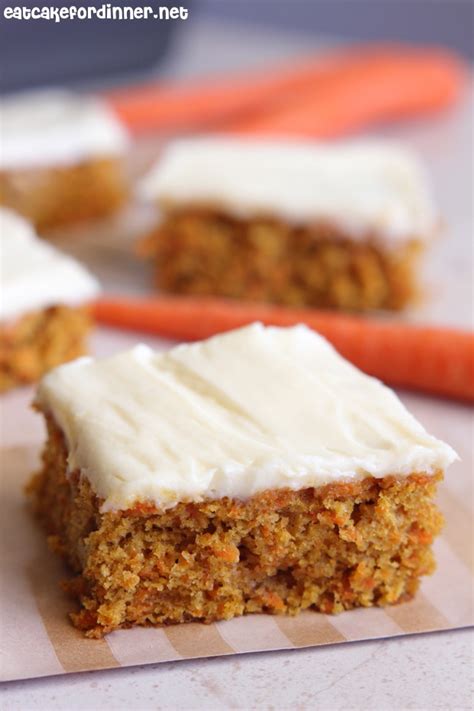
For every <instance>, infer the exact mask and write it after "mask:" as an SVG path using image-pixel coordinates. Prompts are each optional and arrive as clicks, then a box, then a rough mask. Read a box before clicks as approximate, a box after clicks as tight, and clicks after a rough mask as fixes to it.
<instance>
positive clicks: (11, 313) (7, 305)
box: [0, 208, 99, 321]
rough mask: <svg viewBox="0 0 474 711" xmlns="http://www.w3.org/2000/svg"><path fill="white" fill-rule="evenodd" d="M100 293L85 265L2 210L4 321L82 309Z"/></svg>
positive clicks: (0, 314)
mask: <svg viewBox="0 0 474 711" xmlns="http://www.w3.org/2000/svg"><path fill="white" fill-rule="evenodd" d="M98 291H99V284H98V282H97V280H96V279H95V278H94V277H93V276H92V275H91V274H90V273H89V272H88V271H87V270H86V269H85V268H84V267H83V266H81V265H80V264H79V263H78V262H76V261H75V260H74V259H71V258H70V257H67V256H66V255H64V254H62V253H61V252H59V251H58V250H57V249H54V247H52V246H51V245H49V244H47V243H46V242H44V241H43V240H41V239H40V238H39V237H37V235H36V233H35V231H34V228H33V226H32V225H31V224H30V223H29V222H27V221H26V220H25V219H24V218H23V217H20V216H19V215H17V214H16V213H14V212H12V211H11V210H7V209H5V208H0V321H8V320H11V319H15V318H17V317H20V316H22V315H23V314H25V313H28V312H29V311H37V310H39V309H44V308H47V307H48V306H55V305H58V304H66V305H69V306H79V305H80V304H83V303H86V302H87V301H90V300H91V299H92V298H94V296H96V294H97V293H98Z"/></svg>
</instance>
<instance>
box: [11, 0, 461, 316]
mask: <svg viewBox="0 0 474 711" xmlns="http://www.w3.org/2000/svg"><path fill="white" fill-rule="evenodd" d="M147 3H148V0H143V5H144V6H145V5H147ZM0 4H1V6H2V7H5V6H7V4H8V5H9V6H10V0H0ZM24 4H26V5H28V1H27V0H24ZM30 4H35V5H41V3H38V2H33V3H30ZM73 4H74V3H73V2H71V3H61V2H60V0H59V3H58V6H61V5H64V6H67V5H73ZM87 4H88V5H95V6H97V7H98V6H100V5H101V4H102V2H101V0H92V2H89V3H87ZM130 4H131V3H130V0H124V1H123V2H122V0H116V2H114V3H113V5H114V6H118V5H122V6H127V5H130ZM137 4H138V3H135V5H137ZM152 4H153V6H155V3H152ZM158 4H160V5H162V6H168V7H171V6H173V5H174V3H173V2H169V1H168V2H165V1H163V2H160V3H156V6H158ZM182 5H183V6H184V7H185V8H187V9H188V10H189V16H188V19H186V20H169V21H157V20H154V19H150V20H148V21H140V20H136V21H98V20H96V21H64V22H61V23H60V24H56V23H54V22H48V21H35V22H25V21H21V22H19V21H5V20H4V19H3V17H2V20H1V21H0V60H1V68H2V71H1V76H0V79H1V85H0V86H1V91H2V92H3V93H11V92H14V91H17V90H21V89H25V88H30V87H39V86H51V85H65V86H69V87H74V88H80V89H86V90H92V91H97V92H98V93H105V94H107V91H108V90H110V89H112V90H114V89H115V88H120V87H123V90H122V91H121V100H122V99H123V103H126V101H127V100H128V95H129V94H130V96H134V94H133V91H134V87H135V86H137V85H140V84H142V85H144V86H145V87H147V86H148V87H149V86H153V85H154V84H155V83H156V84H157V85H158V87H159V86H160V84H161V82H162V80H163V82H164V83H165V84H168V85H169V86H171V88H172V91H173V88H174V87H175V85H178V92H179V84H180V82H183V83H184V84H188V85H189V84H190V85H191V87H193V88H195V90H196V94H197V95H198V96H199V94H200V91H201V87H202V86H203V85H204V86H205V83H204V84H201V83H200V77H205V78H207V77H210V78H212V77H215V76H222V77H223V78H224V81H223V82H221V84H220V89H219V91H222V90H223V89H222V88H223V87H224V93H225V92H227V93H225V96H226V100H228V99H229V97H231V96H232V95H233V94H234V95H235V96H237V95H238V92H239V88H238V86H237V85H235V84H233V83H232V72H236V73H237V74H238V73H241V74H243V75H244V76H247V77H250V78H253V74H252V70H253V69H254V68H255V69H256V70H258V69H259V68H264V70H265V69H266V68H267V67H268V68H269V69H270V70H274V69H275V68H276V67H278V68H279V67H283V69H284V68H285V66H288V67H291V66H292V63H293V62H294V60H297V61H298V60H299V59H300V58H301V57H309V58H312V57H320V56H324V52H325V51H326V50H331V51H332V50H334V49H336V50H337V49H338V48H342V49H344V48H346V47H350V46H351V45H354V44H356V45H359V44H361V45H362V46H364V45H367V44H370V43H373V42H379V43H380V42H384V41H387V40H388V41H393V42H396V43H400V42H402V43H403V42H406V43H409V44H413V45H415V47H418V46H421V47H423V46H425V45H434V46H436V47H439V48H441V50H452V51H453V52H454V53H455V55H459V56H461V58H463V59H464V60H467V62H471V61H472V58H473V56H474V41H473V35H472V28H473V26H474V2H473V1H472V0H183V2H182ZM2 15H3V13H2ZM402 51H403V50H402ZM249 69H250V71H248V70H249ZM227 80H228V81H227ZM379 80H380V78H379ZM175 81H176V84H175ZM234 86H235V92H234ZM119 93H120V92H119ZM472 98H473V92H472V82H469V86H468V88H467V90H466V91H463V93H462V95H461V96H460V97H458V99H457V100H456V101H455V102H453V105H451V106H449V107H448V108H445V109H444V110H442V111H433V112H431V113H429V114H427V115H426V116H425V115H410V116H409V117H404V118H403V120H394V121H386V122H382V123H377V124H375V125H373V126H370V128H365V129H364V130H361V131H359V132H356V134H355V135H356V136H359V135H365V136H367V135H370V136H376V137H382V138H389V139H396V140H401V141H404V142H406V144H407V145H408V146H409V147H410V148H412V149H414V150H415V151H416V152H417V153H418V154H419V155H420V157H421V159H422V161H423V162H424V164H425V165H426V167H427V170H428V174H429V178H430V181H431V183H432V185H433V188H434V194H435V199H436V202H437V204H438V206H439V210H440V214H441V215H442V216H443V220H444V231H443V236H444V239H442V240H440V241H439V243H437V245H436V248H435V249H433V250H432V251H431V252H430V259H429V262H428V263H427V266H426V279H427V284H428V296H427V299H426V302H424V303H423V304H421V305H420V307H419V308H418V310H417V311H416V312H414V313H413V314H409V315H408V318H412V319H414V320H419V321H423V322H431V323H449V324H451V325H466V323H472V320H473V318H474V316H473V308H472V303H473V285H472V282H473V280H472V270H473V256H474V253H473V240H472V224H473V207H472V194H473V189H474V178H473V161H472V154H473V109H472V106H473V102H472ZM171 103H173V100H172V101H171ZM182 103H183V102H182ZM201 103H202V102H201ZM165 104H166V101H165ZM147 110H148V109H145V111H143V110H142V112H141V115H142V117H143V116H144V115H145V114H146V111H147ZM160 110H161V109H160ZM156 113H157V115H158V111H157V112H156ZM174 128H175V129H176V127H174ZM194 129H195V127H194ZM192 130H193V127H187V126H185V127H183V126H181V127H180V130H179V131H178V133H179V132H181V133H183V132H184V133H186V132H189V131H192ZM204 130H212V126H210V127H209V126H204ZM0 132H1V126H0ZM169 137H170V134H169V131H168V133H167V132H166V131H162V132H161V133H160V131H156V132H154V133H153V131H152V132H148V133H146V135H145V134H142V133H141V132H136V133H135V134H134V141H133V144H132V150H131V151H130V152H129V156H128V162H129V166H130V170H131V173H132V174H133V175H134V176H138V175H140V174H143V172H144V171H145V170H146V169H147V168H148V167H149V166H150V164H151V163H153V161H154V160H156V158H157V157H158V156H159V154H160V150H161V148H162V146H163V144H164V142H165V141H166V140H167V139H168V138H169ZM135 207H136V206H134V208H135ZM132 212H133V211H132ZM137 212H138V211H137V210H135V212H133V214H132V217H133V219H132V220H131V221H129V220H128V219H124V217H123V216H120V219H119V220H116V221H115V222H114V221H112V223H111V225H109V224H105V225H100V226H97V227H96V228H95V229H91V228H90V227H88V229H87V230H86V231H85V234H81V239H77V240H70V239H69V236H68V235H65V237H64V240H62V241H60V242H59V243H60V245H61V246H62V247H64V248H65V249H66V250H67V251H69V252H70V253H72V254H74V256H76V257H78V258H79V259H81V260H82V261H84V262H86V263H87V264H89V266H90V267H91V268H92V269H93V270H94V271H95V273H96V274H97V275H98V276H99V277H100V279H101V280H102V282H103V283H104V285H105V287H106V288H115V289H116V285H117V284H120V289H121V290H122V291H126V292H134V293H135V292H139V293H141V292H142V291H143V289H144V286H143V284H144V281H143V275H144V269H146V267H145V266H144V265H143V262H142V261H138V260H136V262H133V260H130V257H129V255H130V252H131V247H130V245H131V244H133V242H134V240H135V239H136V235H137V234H139V233H140V230H143V222H142V221H141V220H142V213H140V216H139V217H136V214H137ZM126 217H128V215H127V216H126ZM144 219H145V217H143V220H144ZM147 219H148V218H147ZM133 220H135V222H134V221H133ZM135 225H136V226H135ZM91 244H92V248H91V249H90V250H89V246H90V245H91ZM122 245H123V247H122ZM149 280H151V277H150V276H149Z"/></svg>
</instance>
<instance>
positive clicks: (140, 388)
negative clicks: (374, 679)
mask: <svg viewBox="0 0 474 711" xmlns="http://www.w3.org/2000/svg"><path fill="white" fill-rule="evenodd" d="M35 404H36V407H37V408H38V409H39V410H41V412H42V413H43V415H44V416H45V418H46V422H47V427H48V432H49V436H48V440H47V443H46V446H45V448H44V451H43V465H42V470H41V471H40V473H39V474H37V475H36V477H35V479H34V480H33V482H32V484H31V487H30V491H31V494H32V497H33V501H34V505H35V508H36V511H37V513H38V514H39V516H40V517H41V519H42V520H43V522H44V524H45V525H46V528H47V530H48V532H49V534H50V536H51V538H50V541H51V543H52V545H53V546H54V547H55V549H56V550H58V551H60V552H61V553H62V554H63V555H64V556H65V557H66V558H67V560H68V561H69V563H70V565H71V566H72V568H73V569H74V570H75V571H76V572H77V574H78V577H77V578H76V579H74V580H73V582H71V583H70V585H69V588H70V590H71V591H72V592H73V593H74V594H75V595H77V597H78V599H79V601H80V604H81V607H80V610H79V612H76V613H73V614H72V619H73V621H74V623H75V625H76V626H77V627H79V628H81V629H83V630H85V631H86V632H87V634H88V635H89V636H101V635H102V634H104V633H107V632H110V631H111V630H114V629H116V628H119V627H129V626H131V625H160V624H168V623H178V622H186V621H190V620H199V621H204V622H210V621H212V620H220V619H228V618H231V617H234V616H235V615H242V614H244V613H252V612H270V613H282V614H290V615H294V614H296V613H297V612H299V611H300V610H302V609H305V608H313V609H315V610H322V611H323V612H326V613H336V612H340V611H342V610H344V609H349V608H353V607H357V606H371V605H387V604H391V603H396V602H399V601H402V600H406V599H409V598H410V597H411V596H412V595H413V594H414V592H415V591H416V589H417V587H418V581H419V577H420V576H421V575H426V574H428V573H430V572H431V571H432V570H433V567H434V563H433V557H432V553H431V550H430V545H431V542H432V540H433V537H434V536H435V535H436V534H437V533H438V531H439V529H440V527H441V515H440V514H439V512H438V511H437V509H436V507H435V505H434V503H433V501H432V497H433V494H434V491H435V488H436V484H437V482H438V481H439V480H440V479H441V477H442V474H443V470H444V469H445V467H446V466H447V465H448V464H450V462H451V461H453V459H454V458H455V456H456V455H455V453H454V452H453V450H452V449H451V448H450V447H448V445H446V444H444V443H443V442H440V441H438V440H436V439H435V438H434V437H432V436H430V435H429V434H427V432H426V431H425V430H424V429H423V427H422V426H421V425H420V424H419V423H418V422H417V421H416V420H415V419H414V418H413V417H412V416H411V415H410V414H409V413H408V412H407V411H406V409H405V408H404V407H403V405H402V404H401V402H400V401H399V400H398V399H397V397H396V396H395V394H394V393H393V392H392V391H391V390H389V389H388V388H386V387H384V386H383V385H382V384H381V383H380V382H379V381H377V380H375V379H373V378H370V377H368V376H366V375H363V374H362V373H361V372H360V371H358V370H357V369H356V368H355V367H353V366H352V365H350V364H349V363H348V362H347V361H345V360H344V359H343V358H342V357H341V356H339V355H338V354H337V353H336V351H335V350H334V349H333V348H332V347H331V346H330V345H329V344H328V343H327V342H326V341H325V340H324V339H323V338H322V337H320V336H319V335H317V334H316V333H315V332H313V331H311V330H309V329H308V328H307V327H306V326H297V327H293V328H272V327H269V328H265V327H263V326H262V325H261V324H254V325H251V326H248V327H246V328H243V329H240V330H237V331H232V332H230V333H228V334H225V335H221V336H216V337H214V338H211V339H210V340H207V341H202V342H200V343H197V344H193V345H181V346H178V347H176V348H173V349H172V350H170V351H168V352H165V353H154V352H153V351H152V350H150V349H149V348H148V347H147V346H144V345H139V346H136V347H135V348H134V349H133V350H131V351H127V352H124V353H121V354H119V355H115V356H113V357H112V358H108V359H106V360H102V361H95V360H93V359H91V358H81V359H79V360H76V361H74V362H73V363H70V364H67V365H63V366H61V367H59V368H56V369H55V370H53V371H52V372H50V373H49V374H48V375H47V376H46V377H45V378H44V379H43V380H42V382H41V384H40V386H39V389H38V393H37V397H36V403H35Z"/></svg>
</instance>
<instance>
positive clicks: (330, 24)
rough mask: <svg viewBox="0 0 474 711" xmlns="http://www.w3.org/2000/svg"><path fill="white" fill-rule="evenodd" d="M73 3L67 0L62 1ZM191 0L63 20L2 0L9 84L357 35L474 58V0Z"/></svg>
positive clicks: (158, 70) (226, 62) (2, 49)
mask: <svg viewBox="0 0 474 711" xmlns="http://www.w3.org/2000/svg"><path fill="white" fill-rule="evenodd" d="M22 4H23V5H26V6H32V5H36V6H38V5H39V6H41V5H42V3H40V2H32V3H30V2H28V1H26V2H25V1H24V2H23V3H22ZM73 4H74V2H70V3H64V2H58V3H57V6H58V7H62V6H68V5H73ZM87 4H88V5H95V6H100V5H101V4H102V3H101V2H98V1H97V0H95V1H93V2H90V3H87ZM152 4H153V5H155V3H152ZM156 4H158V3H156ZM159 4H160V5H168V6H172V5H173V4H174V3H172V2H161V3H159ZM182 4H183V6H184V7H186V8H188V9H189V18H188V19H187V20H185V21H182V20H169V21H166V22H163V21H161V22H160V21H156V20H153V19H150V20H147V21H144V20H134V21H122V22H120V21H115V22H106V21H101V20H90V21H89V20H88V21H77V20H75V21H71V20H69V21H62V22H61V23H59V24H57V23H54V22H49V21H47V20H37V21H28V22H25V21H15V20H9V21H6V20H5V19H4V18H3V8H5V7H6V6H11V5H12V3H11V2H10V1H9V0H1V2H0V6H1V7H2V20H1V22H0V55H1V62H2V71H1V83H0V89H1V91H3V92H7V91H12V90H16V89H20V88H25V87H31V86H39V85H45V84H48V85H50V84H58V83H62V84H64V83H67V84H69V85H72V84H73V85H75V86H77V85H86V86H88V87H89V86H100V85H102V84H104V83H107V84H109V85H110V84H111V83H121V82H123V81H125V80H126V79H132V78H133V79H137V80H138V79H140V78H147V77H149V76H150V74H158V75H162V76H173V77H174V76H181V75H187V76H189V75H191V74H197V73H200V72H204V71H211V70H212V71H213V72H222V71H225V70H227V69H230V68H233V67H235V66H239V67H242V66H245V65H247V66H250V65H255V64H256V63H259V62H264V61H266V60H269V59H272V58H275V57H284V56H286V55H289V54H293V53H294V52H296V51H298V49H300V50H303V51H304V50H305V49H306V50H307V49H309V48H312V47H315V45H322V44H324V43H328V42H331V43H332V44H334V43H338V42H342V41H346V42H347V41H348V40H350V41H366V40H370V41H374V40H376V41H380V40H397V41H400V40H401V41H406V42H412V43H422V44H426V43H428V44H441V45H443V46H445V47H448V48H451V49H455V50H457V51H458V52H460V53H461V54H463V55H464V56H465V57H468V58H472V57H473V56H474V43H473V35H472V29H473V26H474V3H473V2H472V0H189V1H187V2H183V3H182ZM113 5H114V6H117V5H130V1H129V0H125V1H124V2H122V1H121V0H117V2H114V3H113ZM143 5H146V2H143ZM260 40H261V41H260Z"/></svg>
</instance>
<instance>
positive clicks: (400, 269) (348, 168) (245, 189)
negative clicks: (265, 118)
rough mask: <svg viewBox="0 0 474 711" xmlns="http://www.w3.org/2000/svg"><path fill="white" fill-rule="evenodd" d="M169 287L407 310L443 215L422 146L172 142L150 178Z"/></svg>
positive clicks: (154, 243) (154, 234) (155, 255)
mask: <svg viewBox="0 0 474 711" xmlns="http://www.w3.org/2000/svg"><path fill="white" fill-rule="evenodd" d="M140 192H141V194H142V196H143V197H144V198H145V199H146V200H148V201H151V202H154V203H155V204H156V205H157V207H158V208H159V211H160V216H159V218H158V221H157V224H156V226H155V228H154V229H153V230H152V231H151V233H150V234H149V235H148V236H147V237H145V239H144V240H143V241H142V245H141V250H142V252H143V254H144V255H145V256H148V257H150V258H151V259H153V260H154V262H155V264H156V284H157V286H158V287H159V289H161V290H163V291H167V292H173V293H178V294H200V295H217V296H224V297H230V298H237V299H247V300H255V301H269V302H276V303H281V304H287V305H298V306H315V307H323V308H339V309H347V310H368V309H395V310H397V309H402V308H404V307H405V306H407V305H408V304H411V303H413V302H414V301H415V302H416V300H417V298H418V294H419V292H420V279H419V268H418V264H419V257H420V255H421V254H422V252H423V249H424V247H425V245H426V243H427V242H429V241H430V239H431V238H432V237H433V234H434V233H435V232H436V230H437V223H438V218H437V214H436V210H435V208H434V205H433V202H432V198H431V195H430V191H429V187H428V182H427V179H426V176H425V174H424V171H423V168H422V166H421V165H420V164H419V161H418V159H417V157H416V156H415V155H413V154H412V153H411V152H410V151H409V150H407V149H406V148H404V147H403V146H400V145H398V144H392V143H386V142H359V143H347V144H345V143H340V144H322V143H300V142H296V141H294V142H282V141H262V140H249V139H237V138H220V139H217V138H214V139H212V138H208V139H195V140H191V139H190V140H181V141H178V142H175V143H174V144H171V145H170V147H169V148H168V149H166V150H165V152H164V154H163V155H162V157H161V158H160V160H159V161H158V163H157V164H156V166H155V167H154V168H153V169H152V170H151V172H150V173H149V175H148V176H146V177H145V179H144V180H143V182H142V184H141V187H140Z"/></svg>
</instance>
